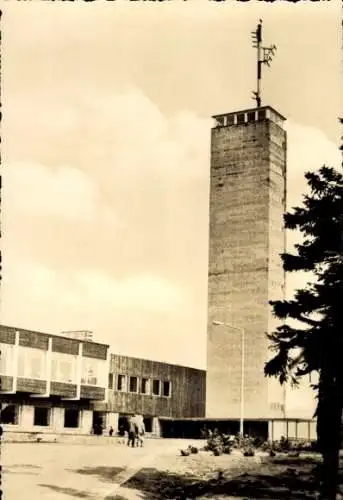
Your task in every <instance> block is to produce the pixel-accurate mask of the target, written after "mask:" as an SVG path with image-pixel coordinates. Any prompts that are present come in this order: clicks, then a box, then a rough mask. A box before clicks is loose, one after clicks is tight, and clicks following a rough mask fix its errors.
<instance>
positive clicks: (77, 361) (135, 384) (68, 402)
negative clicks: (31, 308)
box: [0, 326, 205, 436]
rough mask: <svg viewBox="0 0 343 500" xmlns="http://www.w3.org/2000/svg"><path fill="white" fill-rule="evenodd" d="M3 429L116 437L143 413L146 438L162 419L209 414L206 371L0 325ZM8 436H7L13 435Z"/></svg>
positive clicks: (159, 431) (8, 431) (157, 432)
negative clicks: (98, 431) (97, 430)
mask: <svg viewBox="0 0 343 500" xmlns="http://www.w3.org/2000/svg"><path fill="white" fill-rule="evenodd" d="M0 349H1V356H0V381H1V386H0V402H1V422H2V425H3V427H4V430H5V431H6V434H8V433H10V432H15V433H39V434H41V433H43V434H44V433H46V434H49V433H50V434H83V435H90V434H91V433H92V432H93V431H95V427H96V426H99V425H101V427H102V428H103V429H104V431H105V432H106V431H108V430H109V428H110V427H113V430H114V432H116V431H117V430H118V428H119V426H120V422H121V420H122V421H123V422H124V421H125V419H126V418H127V416H129V415H134V414H141V415H143V417H144V418H145V423H146V430H147V433H151V434H154V435H156V436H159V435H160V434H161V426H160V418H162V417H167V418H177V417H181V418H184V417H189V416H195V417H203V416H204V415H205V371H202V370H196V369H192V368H187V367H182V366H177V365H171V364H168V363H160V362H155V361H149V360H142V359H137V358H130V357H126V356H119V355H116V354H111V353H110V352H109V346H108V345H105V344H100V343H96V342H93V341H86V340H78V339H74V338H70V337H64V336H59V335H49V334H46V333H41V332H35V331H30V330H24V329H20V328H13V327H8V326H0ZM6 434H5V435H6Z"/></svg>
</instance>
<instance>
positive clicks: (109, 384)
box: [108, 373, 113, 389]
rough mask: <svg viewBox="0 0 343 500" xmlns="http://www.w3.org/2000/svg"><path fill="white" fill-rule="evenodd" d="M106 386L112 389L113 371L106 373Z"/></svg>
mask: <svg viewBox="0 0 343 500" xmlns="http://www.w3.org/2000/svg"><path fill="white" fill-rule="evenodd" d="M108 387H109V389H113V373H109V374H108Z"/></svg>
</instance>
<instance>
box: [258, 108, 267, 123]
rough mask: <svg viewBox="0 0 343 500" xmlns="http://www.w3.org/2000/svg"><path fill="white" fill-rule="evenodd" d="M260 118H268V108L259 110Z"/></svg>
mask: <svg viewBox="0 0 343 500" xmlns="http://www.w3.org/2000/svg"><path fill="white" fill-rule="evenodd" d="M258 119H259V120H265V119H266V110H265V109H261V110H260V111H258Z"/></svg>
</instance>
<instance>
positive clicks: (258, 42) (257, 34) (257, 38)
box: [251, 19, 276, 108]
mask: <svg viewBox="0 0 343 500" xmlns="http://www.w3.org/2000/svg"><path fill="white" fill-rule="evenodd" d="M251 36H252V42H253V47H254V48H256V49H257V89H256V91H255V92H253V99H255V101H256V102H257V107H258V108H260V107H261V78H262V64H266V65H267V66H269V67H270V63H271V61H272V59H273V56H274V54H275V51H276V45H271V46H270V47H262V19H260V22H259V23H258V25H257V29H256V31H252V32H251Z"/></svg>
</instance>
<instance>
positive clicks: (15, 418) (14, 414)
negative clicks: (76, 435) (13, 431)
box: [1, 404, 80, 429]
mask: <svg viewBox="0 0 343 500" xmlns="http://www.w3.org/2000/svg"><path fill="white" fill-rule="evenodd" d="M51 416H52V414H51V408H47V407H42V406H35V407H34V410H33V425H34V426H37V427H38V426H39V427H49V426H50V425H51ZM1 421H2V423H3V424H10V425H18V423H19V407H18V405H14V404H9V405H7V406H6V407H5V408H4V409H3V410H2V411H1ZM79 425H80V410H77V409H73V408H66V409H65V410H64V422H63V426H64V427H65V428H66V429H68V428H77V427H79Z"/></svg>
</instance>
